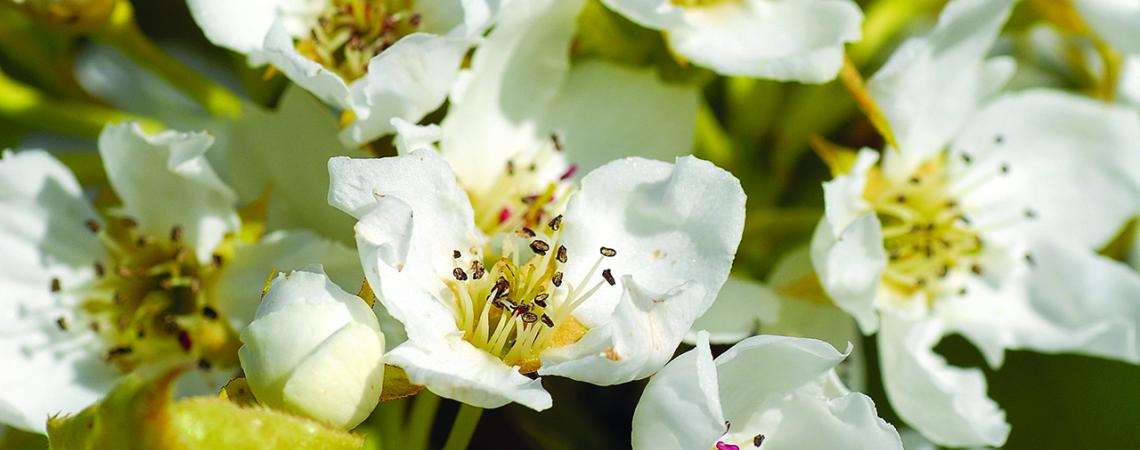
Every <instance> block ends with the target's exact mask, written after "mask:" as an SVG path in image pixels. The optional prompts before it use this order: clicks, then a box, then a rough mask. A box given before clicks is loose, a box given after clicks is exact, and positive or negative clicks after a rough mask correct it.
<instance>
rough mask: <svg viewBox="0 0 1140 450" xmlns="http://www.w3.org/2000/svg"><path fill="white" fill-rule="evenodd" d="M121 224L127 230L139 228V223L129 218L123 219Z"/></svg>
mask: <svg viewBox="0 0 1140 450" xmlns="http://www.w3.org/2000/svg"><path fill="white" fill-rule="evenodd" d="M122 224H123V226H124V227H127V228H136V227H138V226H139V222H138V221H137V220H135V219H132V218H130V217H124V218H123V219H122Z"/></svg>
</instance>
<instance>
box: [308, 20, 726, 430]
mask: <svg viewBox="0 0 1140 450" xmlns="http://www.w3.org/2000/svg"><path fill="white" fill-rule="evenodd" d="M581 6H582V2H580V1H561V0H560V1H533V2H527V3H525V4H521V3H520V4H517V5H515V7H513V8H510V9H508V10H505V11H504V15H503V17H502V18H500V20H499V22H498V25H497V26H496V29H495V30H494V31H493V32H492V33H491V35H490V36H489V37H488V39H487V42H486V43H485V44H484V45H482V46H481V47H480V49H479V51H478V52H477V53H476V55H475V57H474V58H473V61H472V69H471V72H470V74H469V75H467V76H466V77H467V78H466V81H465V82H464V83H463V85H462V86H461V87H460V88H459V89H458V90H457V92H456V93H455V94H453V96H452V101H453V104H452V109H451V110H450V111H449V114H448V117H447V118H446V119H445V120H444V123H443V126H442V127H424V128H420V127H414V126H411V125H410V124H406V123H400V122H397V124H398V125H399V126H400V128H401V130H400V132H399V134H398V136H397V146H398V147H400V149H401V154H402V156H399V157H395V158H384V159H371V160H352V159H347V158H334V159H332V160H331V161H330V162H329V171H330V173H331V177H332V187H331V189H330V192H329V202H330V203H331V204H333V205H334V206H336V207H338V208H341V209H342V210H344V211H346V212H348V213H350V214H352V215H353V216H355V217H357V218H358V219H359V222H358V223H357V226H356V232H357V244H358V249H359V251H360V256H361V262H362V264H363V265H364V267H365V271H366V274H367V276H368V277H369V283H370V284H371V285H372V286H373V287H375V288H376V289H377V290H378V292H379V293H380V297H381V301H382V302H383V304H384V307H385V309H386V310H387V311H388V312H390V313H391V314H392V315H393V316H394V317H396V318H397V319H399V320H400V321H401V322H403V323H404V325H405V327H406V329H407V334H408V342H406V343H405V344H403V345H400V346H398V347H397V348H395V349H394V350H392V351H391V352H390V354H389V355H388V358H389V359H388V360H389V363H391V364H394V365H397V366H400V367H403V368H404V369H405V370H406V371H407V372H408V375H409V377H410V378H411V379H412V381H413V382H415V383H419V384H426V385H427V386H428V388H429V389H431V390H432V391H434V392H436V393H438V394H440V395H443V396H446V397H449V398H454V399H458V400H461V401H464V402H467V403H470V404H473V405H478V406H483V407H498V406H501V405H503V404H506V403H509V402H512V401H513V402H518V403H522V404H524V405H527V406H529V407H531V408H535V409H545V408H548V407H549V406H550V404H551V398H550V395H549V394H548V393H547V392H546V391H545V390H543V389H542V387H541V384H540V381H538V380H533V379H531V378H528V377H527V376H525V375H524V374H530V373H533V372H536V371H537V372H538V373H539V374H542V375H547V374H549V375H563V376H568V377H571V378H575V379H578V380H583V381H589V382H593V383H598V384H614V383H621V382H625V381H629V380H633V379H637V378H642V377H645V376H648V375H649V374H651V373H653V372H654V371H655V370H656V369H658V368H660V367H661V366H662V365H664V363H665V362H666V361H667V360H668V358H669V357H670V356H671V355H672V352H673V350H674V349H675V348H676V346H677V345H678V343H679V342H680V339H681V337H682V336H683V334H684V333H685V332H686V331H687V330H688V326H689V324H691V323H692V320H693V319H695V318H696V316H697V315H699V314H700V313H701V312H702V311H704V309H705V308H707V306H708V304H709V303H710V302H711V301H712V300H713V298H714V297H715V295H716V291H717V290H718V289H719V288H720V285H721V284H722V283H723V282H724V279H725V277H726V276H727V274H728V268H729V266H730V265H731V261H732V257H733V255H734V253H735V250H736V245H737V243H738V241H739V239H740V233H741V231H742V226H743V202H744V195H743V192H742V191H741V188H740V185H739V182H738V181H737V180H736V179H735V178H733V177H732V176H731V175H730V174H728V173H727V172H724V171H723V170H720V169H718V168H716V167H714V166H712V165H711V164H709V163H707V162H704V161H700V160H697V159H694V158H691V157H686V158H680V159H678V160H677V163H676V164H668V163H664V162H658V161H652V160H647V159H639V158H630V159H624V160H619V161H615V162H612V163H609V164H607V165H604V166H602V167H601V168H598V169H596V170H593V171H592V172H591V173H590V174H589V175H587V176H586V177H584V178H583V179H582V182H581V185H580V186H579V185H578V184H576V183H573V182H572V179H573V178H574V177H573V176H572V175H573V173H568V172H573V171H574V170H576V169H569V167H573V166H567V165H566V163H565V162H564V160H563V159H562V158H564V157H565V158H569V159H574V158H576V157H578V156H586V157H587V158H588V157H590V156H593V157H594V159H592V160H589V162H588V164H589V163H593V161H597V160H598V159H600V157H598V156H594V155H597V153H586V152H584V151H583V150H584V149H586V148H587V146H593V145H606V144H609V145H613V146H615V147H614V148H619V149H620V148H621V147H620V146H622V145H636V144H635V143H637V142H638V141H639V139H637V136H640V135H642V134H639V133H637V132H632V131H623V132H621V133H615V136H616V139H615V141H614V142H610V143H606V142H604V141H602V140H601V139H599V138H598V137H586V133H589V132H596V133H599V134H601V135H603V136H605V135H606V133H607V131H608V130H611V129H614V128H616V127H618V126H632V127H635V129H639V130H641V133H650V132H656V129H654V128H653V127H650V126H645V127H640V126H638V125H637V124H638V123H641V121H642V120H645V121H649V120H654V118H656V117H662V116H664V115H665V114H666V113H667V112H668V111H666V112H662V111H653V110H643V109H642V107H632V106H630V105H625V104H622V103H620V102H625V103H633V102H632V101H630V100H629V99H631V98H637V99H638V100H639V101H642V102H643V105H646V107H658V108H660V107H669V108H671V109H670V111H678V110H679V111H681V112H682V115H684V113H687V112H689V111H691V110H692V109H691V108H692V104H693V102H694V101H695V97H693V96H692V92H691V91H689V90H685V89H676V88H669V87H662V86H659V83H649V82H646V81H648V80H652V78H651V75H650V76H649V77H647V76H646V75H645V74H642V73H639V72H635V71H628V70H621V69H615V68H612V67H610V66H601V65H591V66H586V67H584V68H583V69H582V70H581V71H571V73H570V75H569V76H567V75H566V67H567V65H568V61H567V56H566V55H567V52H566V50H567V49H568V48H569V40H570V37H571V35H572V34H573V29H574V23H575V17H576V15H577V13H578V10H579V9H580V8H581ZM503 74H508V75H507V76H504V75H503ZM607 74H609V75H613V77H612V78H610V79H608V80H612V81H611V82H603V81H608V80H607V78H606V76H607ZM579 77H581V78H579ZM564 78H565V79H566V80H567V81H566V82H565V84H564V85H562V80H563V79H564ZM637 82H640V83H644V86H643V87H640V88H636V89H631V90H629V91H623V90H624V89H626V88H627V87H629V86H632V85H633V83H637ZM560 85H561V86H562V89H561V90H560V89H559V86H560ZM603 92H609V93H610V94H609V95H610V97H611V98H608V99H606V98H604V97H602V95H603ZM634 95H644V97H632V96H634ZM610 105H614V106H615V107H618V108H619V109H618V111H620V112H627V114H626V115H625V116H624V117H622V118H623V119H625V118H629V119H631V120H628V121H624V122H623V121H619V120H616V119H613V120H611V119H610V118H612V117H614V116H613V115H612V114H615V113H614V112H612V111H606V112H601V113H597V114H594V111H604V109H602V108H605V107H607V106H610ZM594 108H598V109H596V110H595V109H594ZM638 114H640V115H641V116H645V117H639V116H638ZM619 117H620V116H619ZM690 117H691V116H690ZM571 119H574V120H571ZM582 119H585V120H582ZM647 123H648V122H647ZM592 124H596V126H594V127H593V128H592V129H591V128H590V125H592ZM681 128H682V130H683V131H681V132H680V133H677V132H675V131H674V132H662V133H661V134H664V135H667V136H676V135H677V134H681V135H685V136H686V137H687V138H691V129H689V130H687V131H685V128H684V127H681ZM556 130H557V131H556ZM551 132H555V133H556V134H557V135H558V136H560V137H564V138H565V139H564V140H560V141H559V142H558V143H557V144H556V145H553V144H552V143H551V138H550V137H549V136H550V133H551ZM579 133H581V135H579ZM560 139H561V138H560ZM627 139H628V141H627ZM659 139H660V138H659V137H657V138H652V139H646V140H640V141H641V142H642V143H657V142H660V140H659ZM435 140H441V142H440V150H439V152H436V151H435V150H434V149H433V148H431V146H430V143H431V142H433V141H435ZM688 143H689V141H688V140H687V139H686V140H685V141H684V142H681V143H678V142H667V143H665V147H666V151H675V149H685V148H688V145H689V144H688ZM559 146H560V147H561V148H562V151H561V152H560V151H558V147H559ZM607 149H608V148H607ZM589 150H590V151H592V152H598V151H603V150H606V149H589ZM449 162H450V164H449ZM453 170H454V171H455V172H453ZM457 176H458V180H457ZM619 284H620V286H618V285H619Z"/></svg>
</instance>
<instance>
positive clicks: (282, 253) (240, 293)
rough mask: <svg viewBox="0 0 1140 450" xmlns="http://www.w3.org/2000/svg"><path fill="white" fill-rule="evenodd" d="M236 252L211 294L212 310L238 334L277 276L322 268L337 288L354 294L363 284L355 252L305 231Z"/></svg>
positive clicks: (266, 239) (282, 234) (270, 237)
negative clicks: (270, 278) (270, 279)
mask: <svg viewBox="0 0 1140 450" xmlns="http://www.w3.org/2000/svg"><path fill="white" fill-rule="evenodd" d="M235 250H236V251H235V252H234V257H233V259H231V260H229V261H226V265H225V266H223V270H222V271H221V274H220V275H219V277H218V280H217V281H216V284H214V285H213V286H211V287H210V290H209V295H210V297H211V298H213V299H214V304H213V306H214V307H216V308H217V309H218V312H220V313H221V314H222V317H225V318H226V319H227V320H229V323H230V326H232V327H233V328H234V329H235V330H240V329H242V328H243V327H245V325H246V324H248V323H249V322H250V321H251V320H253V316H254V313H255V312H256V311H257V306H258V304H259V303H260V302H261V293H262V289H264V287H265V282H266V278H267V277H268V276H270V275H271V274H272V273H274V272H289V271H293V270H300V269H304V268H305V267H306V266H309V265H311V264H320V265H321V266H322V267H324V270H325V272H327V273H328V274H329V276H330V278H332V281H333V282H335V283H336V284H337V285H338V286H344V287H345V288H348V289H349V290H355V289H356V288H357V287H359V286H360V284H361V282H362V281H363V280H364V274H363V273H361V271H360V265H359V264H360V261H359V259H358V258H357V255H356V252H354V251H352V249H350V248H347V247H345V246H343V245H341V244H339V243H335V242H332V241H327V240H324V239H321V238H320V237H319V236H317V235H315V234H312V233H309V232H305V231H293V232H276V233H272V234H269V235H266V236H265V237H263V238H262V239H261V240H259V241H258V242H256V243H253V244H239V245H238V246H237V247H236V248H235Z"/></svg>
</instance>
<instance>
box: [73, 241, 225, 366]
mask: <svg viewBox="0 0 1140 450" xmlns="http://www.w3.org/2000/svg"><path fill="white" fill-rule="evenodd" d="M86 225H87V228H88V229H89V230H91V231H92V232H93V233H95V234H96V235H97V236H98V237H99V240H100V241H101V242H102V243H103V244H104V247H105V248H106V250H107V252H106V254H107V257H106V259H105V260H102V261H96V262H94V265H95V266H94V267H95V275H96V277H97V278H96V280H94V281H93V282H92V283H89V284H87V285H85V286H78V287H76V288H70V287H66V286H61V285H60V282H59V280H58V279H54V280H52V283H51V290H52V291H53V292H59V291H62V290H63V289H64V288H68V291H70V292H74V293H75V294H76V296H77V297H78V298H80V299H81V300H80V303H79V305H78V311H77V316H76V317H77V318H80V320H82V321H84V322H85V323H86V326H88V327H90V328H91V330H92V331H95V332H96V333H97V334H99V335H100V336H101V337H102V338H103V340H104V342H106V344H107V347H108V350H107V353H106V359H107V361H108V362H110V363H113V364H115V365H116V366H118V367H119V368H120V369H121V370H123V371H124V372H129V371H131V370H133V369H135V368H136V367H138V366H140V365H141V364H143V363H146V362H154V361H158V360H163V359H169V358H171V357H172V356H175V355H177V356H178V357H188V358H192V359H196V360H197V361H198V366H199V367H201V368H203V369H208V368H209V367H211V366H212V365H214V364H222V365H226V366H229V365H233V364H234V363H235V362H236V358H235V356H236V353H237V346H238V345H239V344H238V342H237V338H236V335H235V334H234V332H233V330H232V329H231V328H230V327H229V325H228V324H227V323H226V322H225V321H223V320H221V319H220V318H219V315H218V311H217V310H216V309H215V308H214V307H213V306H212V305H211V304H210V302H209V298H208V297H207V296H206V295H205V292H204V289H205V288H206V287H207V285H209V284H212V283H213V281H214V280H215V279H216V278H217V274H218V269H219V268H220V267H221V266H222V264H224V258H223V257H222V256H221V255H219V254H215V255H214V257H213V259H212V261H211V262H210V263H207V264H201V263H199V262H198V258H197V257H196V255H195V254H194V249H193V247H192V246H189V245H185V244H184V243H183V242H182V235H183V231H182V228H181V227H177V226H176V227H174V228H173V229H171V230H170V233H169V235H167V236H162V237H155V236H149V235H146V234H143V233H141V232H140V231H139V230H138V227H137V224H136V222H135V221H134V220H133V219H130V218H108V220H107V223H106V224H105V225H102V226H101V225H99V224H98V223H97V222H95V221H94V220H90V221H87V223H86ZM56 325H57V326H58V327H59V328H60V329H62V330H64V331H67V330H69V328H70V327H71V324H69V323H67V320H66V319H65V318H62V317H61V318H59V319H57V320H56Z"/></svg>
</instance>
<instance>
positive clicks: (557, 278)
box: [550, 272, 562, 287]
mask: <svg viewBox="0 0 1140 450" xmlns="http://www.w3.org/2000/svg"><path fill="white" fill-rule="evenodd" d="M550 282H551V283H553V284H554V287H561V286H562V272H554V275H552V276H551V277H550Z"/></svg>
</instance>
